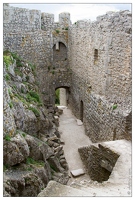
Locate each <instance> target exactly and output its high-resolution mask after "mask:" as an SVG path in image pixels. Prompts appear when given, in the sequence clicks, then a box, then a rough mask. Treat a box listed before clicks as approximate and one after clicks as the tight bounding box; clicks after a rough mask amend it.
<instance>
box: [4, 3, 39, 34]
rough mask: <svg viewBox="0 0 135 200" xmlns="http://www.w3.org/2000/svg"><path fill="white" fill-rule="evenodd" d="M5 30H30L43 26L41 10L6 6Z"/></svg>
mask: <svg viewBox="0 0 135 200" xmlns="http://www.w3.org/2000/svg"><path fill="white" fill-rule="evenodd" d="M3 20H4V24H3V26H4V32H8V33H10V32H12V33H13V32H20V33H21V32H22V31H23V32H24V31H26V32H28V31H35V30H38V29H40V28H41V11H39V10H28V9H25V8H17V7H11V6H4V10H3Z"/></svg>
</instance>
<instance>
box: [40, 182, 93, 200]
mask: <svg viewBox="0 0 135 200" xmlns="http://www.w3.org/2000/svg"><path fill="white" fill-rule="evenodd" d="M77 196H80V197H83V196H90V194H89V193H88V192H87V191H84V190H79V189H76V188H73V187H70V186H67V185H62V184H60V183H58V182H56V181H50V182H49V183H48V185H47V187H46V188H45V189H44V190H43V191H42V192H40V193H39V195H38V197H77Z"/></svg>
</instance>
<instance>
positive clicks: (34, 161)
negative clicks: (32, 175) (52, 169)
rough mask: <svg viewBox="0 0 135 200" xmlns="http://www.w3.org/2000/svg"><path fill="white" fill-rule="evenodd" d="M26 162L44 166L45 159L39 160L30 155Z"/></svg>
mask: <svg viewBox="0 0 135 200" xmlns="http://www.w3.org/2000/svg"><path fill="white" fill-rule="evenodd" d="M26 164H28V165H30V164H33V165H36V166H44V162H43V161H37V160H34V159H33V158H30V157H28V158H27V159H26Z"/></svg>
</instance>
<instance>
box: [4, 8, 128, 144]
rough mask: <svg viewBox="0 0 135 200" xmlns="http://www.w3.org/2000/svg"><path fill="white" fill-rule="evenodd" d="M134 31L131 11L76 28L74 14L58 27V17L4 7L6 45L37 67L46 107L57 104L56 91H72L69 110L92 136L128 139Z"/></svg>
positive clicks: (80, 23)
mask: <svg viewBox="0 0 135 200" xmlns="http://www.w3.org/2000/svg"><path fill="white" fill-rule="evenodd" d="M131 28H132V27H131V13H130V12H128V11H121V12H116V13H108V14H106V15H103V16H100V17H98V18H97V21H95V22H92V23H91V22H90V21H78V22H76V23H75V24H73V25H71V22H70V14H69V13H61V14H60V15H59V22H58V23H56V22H54V15H52V14H47V13H41V12H40V11H33V10H32V11H31V10H27V9H20V8H13V7H10V6H4V44H3V46H4V49H9V50H10V51H12V52H17V53H18V54H19V55H20V56H21V57H22V58H24V59H25V60H28V61H30V62H32V63H35V64H36V66H37V74H38V76H37V82H38V84H39V87H40V92H41V94H42V97H43V99H44V104H45V105H47V104H54V103H55V89H56V88H60V87H65V88H69V87H71V88H70V93H69V99H68V100H69V105H70V108H71V109H72V110H73V112H74V114H75V115H76V116H77V117H78V118H80V117H81V118H82V116H83V122H84V125H85V129H86V134H87V135H88V136H89V137H90V138H91V139H92V140H93V141H94V142H96V141H101V140H112V139H122V138H126V137H127V136H128V137H131V135H130V136H129V132H131V127H132V126H131V117H132V115H131V84H132V83H131ZM71 75H72V77H71ZM81 102H82V103H81ZM81 104H83V109H82V107H81Z"/></svg>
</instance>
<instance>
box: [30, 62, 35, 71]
mask: <svg viewBox="0 0 135 200" xmlns="http://www.w3.org/2000/svg"><path fill="white" fill-rule="evenodd" d="M29 66H30V67H31V70H32V71H35V69H36V65H33V64H31V63H29Z"/></svg>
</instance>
